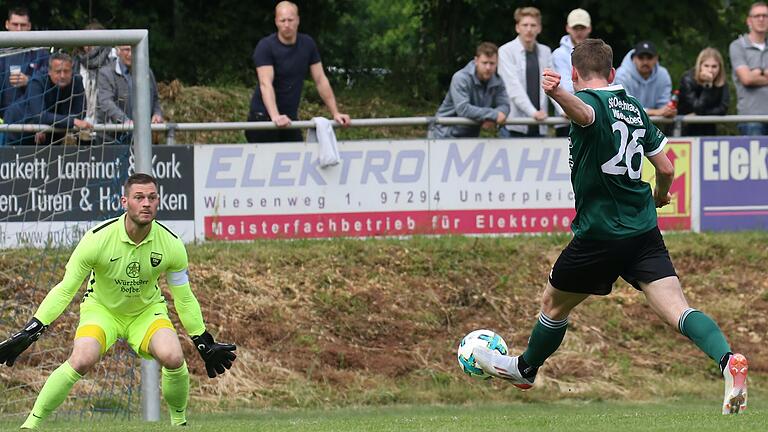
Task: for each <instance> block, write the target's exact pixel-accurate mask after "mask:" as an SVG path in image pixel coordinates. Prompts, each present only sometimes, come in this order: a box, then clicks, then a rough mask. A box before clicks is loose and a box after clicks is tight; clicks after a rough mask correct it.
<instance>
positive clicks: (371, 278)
mask: <svg viewBox="0 0 768 432" xmlns="http://www.w3.org/2000/svg"><path fill="white" fill-rule="evenodd" d="M566 242H567V238H566V237H564V236H555V237H515V238H501V239H489V238H483V239H476V238H439V239H434V238H415V239H410V240H402V241H401V240H369V241H357V240H350V241H338V240H334V241H295V242H260V243H247V244H217V243H208V244H204V245H198V246H190V247H189V252H190V263H191V265H190V273H191V279H192V285H193V289H194V291H195V292H196V293H197V296H198V298H199V299H200V303H201V305H202V307H203V313H204V316H205V319H206V321H207V323H208V327H209V329H210V330H211V332H212V333H213V334H215V335H216V336H217V338H218V339H220V340H223V341H231V342H234V343H237V345H238V353H239V359H238V361H237V363H236V366H235V368H234V369H233V370H232V371H230V373H228V374H226V375H225V377H224V378H223V379H219V380H209V379H208V378H207V377H205V370H204V368H203V366H202V362H201V361H199V359H198V358H197V354H196V353H195V352H194V349H193V346H192V344H191V343H190V342H189V341H188V339H187V338H186V336H182V337H181V339H182V341H183V346H184V349H185V351H186V353H187V355H188V359H189V360H188V363H189V365H190V369H191V371H192V373H193V384H194V385H193V393H194V395H195V396H196V397H197V398H199V399H205V400H210V401H218V402H222V400H224V401H228V402H231V401H242V402H245V403H248V404H253V405H256V406H285V405H290V406H297V405H298V406H319V405H329V404H331V405H338V404H347V403H363V404H365V403H390V402H406V403H410V402H425V401H427V402H464V401H467V400H470V399H471V398H473V397H475V396H477V395H482V396H483V397H487V398H494V397H500V396H499V395H498V394H495V393H493V392H489V391H488V389H496V390H498V389H502V388H503V389H504V390H503V392H502V393H501V395H502V396H501V397H504V395H507V394H508V393H507V390H506V388H505V387H503V385H502V384H501V383H494V384H492V385H477V386H467V380H468V378H467V377H465V376H462V375H461V373H460V371H459V369H458V367H457V366H456V360H455V349H456V344H457V342H458V340H459V339H460V338H461V337H462V336H463V335H464V334H466V333H467V332H469V331H471V330H474V329H477V328H491V329H494V330H496V331H497V332H499V333H500V334H502V335H503V336H504V337H505V339H506V340H507V342H508V343H509V345H510V348H511V350H512V351H513V352H519V351H520V349H521V347H523V346H524V345H525V342H526V340H527V337H528V334H529V331H530V328H531V326H532V325H533V323H534V322H535V316H536V313H537V312H538V294H539V292H540V290H541V287H542V286H543V284H544V282H545V281H546V275H547V274H548V271H549V268H550V266H551V264H552V262H553V261H554V259H555V258H556V256H557V254H558V253H559V251H560V249H561V248H562V247H563V246H564V245H565V243H566ZM667 244H668V246H669V248H670V250H671V254H672V257H673V261H674V262H675V264H676V267H677V270H678V273H679V274H680V276H681V280H682V281H683V285H684V289H685V293H686V295H687V297H688V299H689V302H690V303H691V305H692V306H693V307H696V308H699V309H701V310H703V311H705V312H706V313H708V314H709V315H711V316H712V317H713V318H715V320H716V321H717V322H718V323H719V325H720V327H721V328H722V329H723V331H724V332H725V334H726V335H727V336H728V338H729V342H730V343H731V344H732V346H733V347H734V348H736V349H738V350H740V351H743V352H745V353H747V354H748V355H749V357H750V360H751V364H750V366H751V371H752V373H753V374H762V373H764V372H765V371H766V369H768V363H766V362H767V360H766V358H768V356H767V354H768V349H766V344H765V342H764V339H766V338H768V322H767V320H768V278H766V274H767V273H768V272H767V271H766V263H768V234H765V233H749V234H738V235H737V234H720V235H713V234H702V235H693V234H685V235H670V236H667ZM64 255H65V256H66V253H65V254H64ZM1 257H2V259H3V260H4V261H5V264H6V268H8V267H11V268H12V267H18V266H22V265H27V266H29V265H31V264H30V263H25V261H24V257H23V256H19V257H10V256H9V254H8V253H6V254H4V255H3V256H1ZM47 259H51V258H50V257H49V258H47ZM7 275H8V273H6V280H5V281H2V282H3V283H13V284H15V286H16V287H17V288H18V289H19V290H24V289H30V286H29V285H30V284H28V283H26V282H25V279H24V277H21V279H18V278H16V279H14V280H13V281H11V280H9V279H8V277H7ZM40 297H41V295H40V294H37V295H35V296H34V300H39V299H40ZM73 308H75V311H76V306H73ZM67 317H69V318H67ZM67 317H64V319H63V322H57V324H56V325H57V326H71V325H74V322H76V321H75V317H76V315H75V314H73V313H70V314H69V315H67ZM172 318H173V320H174V321H175V322H176V323H178V318H177V317H176V316H175V312H174V313H173V317H172ZM7 326H8V323H3V325H2V327H3V329H2V330H9V329H10V327H9V328H8V329H6V328H5V327H7ZM62 330H63V328H62ZM182 334H183V332H182ZM55 337H58V338H59V339H60V340H58V341H57V343H59V344H61V345H62V346H66V345H68V344H69V343H70V342H69V340H67V339H68V338H71V332H69V331H60V332H58V336H55ZM62 360H63V359H62ZM691 380H693V381H701V382H703V386H704V387H707V386H708V385H709V384H708V383H717V380H718V378H717V376H716V371H715V368H714V363H713V362H711V361H710V360H708V359H707V358H705V356H704V355H703V354H701V353H699V352H698V351H697V350H696V348H695V347H694V345H693V344H691V343H690V342H689V341H688V340H687V339H686V338H685V337H683V336H681V335H679V334H677V333H676V332H675V331H674V329H671V328H668V327H666V326H665V325H663V324H662V323H661V322H660V320H659V319H658V318H656V317H655V315H654V314H653V313H652V311H651V310H650V309H649V308H648V306H647V305H646V304H645V302H644V299H643V297H642V294H641V293H638V292H636V291H634V290H633V289H632V288H631V287H629V286H628V285H626V284H624V283H618V284H617V285H616V287H615V290H614V293H613V294H611V295H610V296H608V297H606V298H594V299H590V300H588V301H587V302H585V304H583V305H582V306H580V307H579V309H577V311H575V312H574V313H573V314H572V315H571V317H570V325H569V330H568V334H567V335H566V339H565V342H564V344H563V345H562V347H561V349H560V351H559V352H558V353H557V354H556V355H555V356H554V357H552V358H551V359H550V361H549V362H548V363H547V364H546V366H545V367H544V368H542V374H541V378H540V381H539V387H544V388H550V389H554V390H556V391H555V392H549V393H548V394H549V395H550V396H551V394H555V395H556V396H557V395H563V394H573V395H576V396H583V397H606V396H617V397H626V398H633V397H635V396H636V395H635V394H634V393H633V392H632V391H631V390H630V388H632V387H633V386H637V385H640V386H649V385H650V386H653V385H655V384H654V383H656V384H658V386H659V389H657V390H654V391H653V392H655V393H653V394H662V395H668V394H673V395H674V394H675V392H680V391H682V392H689V393H700V392H702V390H701V389H700V388H698V387H697V386H696V385H695V384H690V385H678V386H677V387H676V388H672V389H666V390H664V389H663V388H664V387H665V384H664V383H670V382H678V381H679V382H686V381H691ZM713 385H714V384H713ZM718 385H719V384H718ZM707 388H708V387H707ZM457 389H461V391H456V390H457ZM467 389H469V390H467ZM541 393H544V392H540V394H541ZM523 397H524V398H526V397H529V396H523ZM530 397H533V398H536V397H545V396H530Z"/></svg>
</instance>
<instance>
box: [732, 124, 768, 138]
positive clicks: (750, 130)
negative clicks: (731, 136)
mask: <svg viewBox="0 0 768 432" xmlns="http://www.w3.org/2000/svg"><path fill="white" fill-rule="evenodd" d="M736 128H737V129H738V130H739V133H740V134H741V135H768V123H759V122H753V123H739V124H737V125H736Z"/></svg>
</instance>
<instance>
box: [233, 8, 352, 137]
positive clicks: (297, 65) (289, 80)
mask: <svg viewBox="0 0 768 432" xmlns="http://www.w3.org/2000/svg"><path fill="white" fill-rule="evenodd" d="M275 26H276V27H277V33H273V34H271V35H269V36H267V37H265V38H263V39H261V40H260V41H259V43H258V45H256V49H255V50H254V51H253V63H254V65H255V66H256V74H257V75H258V78H259V85H258V87H256V89H255V90H254V92H253V97H252V98H251V109H250V112H249V113H248V121H272V122H273V123H274V124H275V125H276V126H277V127H278V128H286V127H288V126H290V125H291V121H292V120H297V119H298V113H299V99H300V98H301V89H302V87H303V84H304V78H305V77H306V75H307V71H309V73H310V74H311V76H312V79H313V80H314V81H315V85H316V86H317V92H318V94H319V95H320V97H321V98H322V99H323V102H325V105H326V106H327V107H328V110H329V111H330V112H331V116H333V119H334V120H335V121H336V122H337V123H338V124H340V125H341V126H348V125H349V123H350V118H349V116H348V115H347V114H342V113H340V112H339V110H338V108H337V107H336V98H335V96H334V95H333V89H332V88H331V84H330V83H329V82H328V78H327V77H326V76H325V72H323V64H322V63H321V62H320V52H319V51H318V50H317V45H316V44H315V41H314V40H313V39H312V38H311V37H310V36H309V35H306V34H304V33H299V32H298V29H299V8H298V6H296V5H295V4H294V3H292V2H289V1H283V2H280V3H278V4H277V6H276V7H275ZM245 137H246V139H247V140H248V142H279V141H302V137H301V131H300V130H299V129H278V130H247V131H246V132H245Z"/></svg>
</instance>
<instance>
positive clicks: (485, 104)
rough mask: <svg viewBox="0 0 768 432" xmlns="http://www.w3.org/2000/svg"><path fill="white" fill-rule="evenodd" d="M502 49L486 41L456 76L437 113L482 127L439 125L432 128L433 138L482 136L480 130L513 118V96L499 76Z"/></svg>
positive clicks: (440, 115) (430, 135) (493, 126)
mask: <svg viewBox="0 0 768 432" xmlns="http://www.w3.org/2000/svg"><path fill="white" fill-rule="evenodd" d="M498 53H499V49H498V47H496V45H495V44H492V43H490V42H483V43H481V44H480V45H478V47H477V50H476V51H475V59H474V60H472V61H470V62H469V63H467V65H466V66H464V67H463V68H462V69H461V70H459V71H458V72H456V73H455V74H453V78H451V87H450V88H449V90H448V94H446V95H445V99H444V100H443V103H442V104H440V108H438V110H437V114H435V116H437V117H468V118H470V119H472V120H475V121H478V122H481V124H480V125H472V126H465V125H455V126H450V125H438V124H435V125H433V126H431V127H430V128H429V132H428V134H427V136H428V137H429V138H470V137H478V136H480V128H481V127H482V128H484V129H491V128H496V126H497V125H502V126H503V125H504V121H505V120H506V119H507V115H509V96H507V91H506V90H505V89H504V82H503V81H502V80H501V78H500V77H499V75H498V74H497V73H496V69H497V66H498V59H499V56H498Z"/></svg>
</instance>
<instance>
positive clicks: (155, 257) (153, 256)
mask: <svg viewBox="0 0 768 432" xmlns="http://www.w3.org/2000/svg"><path fill="white" fill-rule="evenodd" d="M162 260H163V254H161V253H157V252H152V253H150V254H149V262H150V263H151V264H152V267H157V266H159V265H160V261H162Z"/></svg>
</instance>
